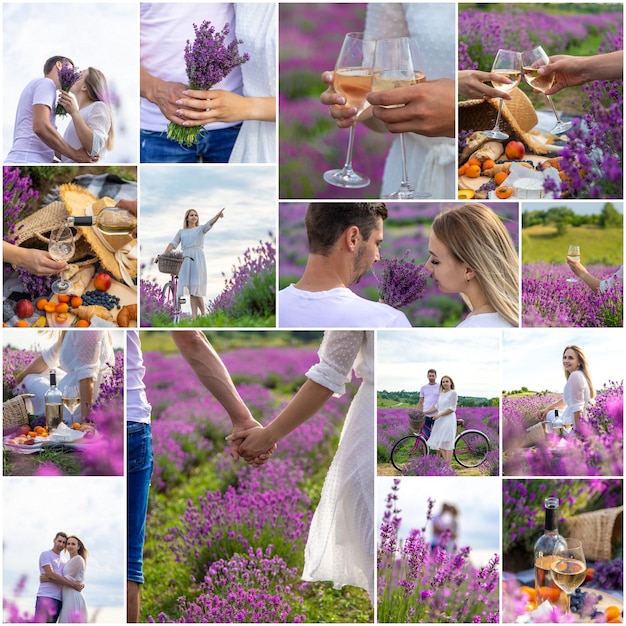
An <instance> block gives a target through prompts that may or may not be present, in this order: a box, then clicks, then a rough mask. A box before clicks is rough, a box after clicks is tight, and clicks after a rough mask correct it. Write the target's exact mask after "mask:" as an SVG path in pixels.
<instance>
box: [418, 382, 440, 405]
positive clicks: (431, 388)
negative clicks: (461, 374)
mask: <svg viewBox="0 0 626 626" xmlns="http://www.w3.org/2000/svg"><path fill="white" fill-rule="evenodd" d="M422 398H424V405H423V408H422V411H428V410H429V409H432V408H433V407H435V406H437V400H438V398H439V384H438V383H435V384H434V385H424V386H423V387H422V388H421V389H420V400H421V399H422Z"/></svg>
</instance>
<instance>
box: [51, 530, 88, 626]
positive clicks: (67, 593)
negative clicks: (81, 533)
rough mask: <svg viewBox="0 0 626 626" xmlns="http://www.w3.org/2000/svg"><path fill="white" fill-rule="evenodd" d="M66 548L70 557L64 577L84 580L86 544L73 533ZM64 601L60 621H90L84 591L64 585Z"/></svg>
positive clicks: (77, 580) (72, 622) (83, 622)
mask: <svg viewBox="0 0 626 626" xmlns="http://www.w3.org/2000/svg"><path fill="white" fill-rule="evenodd" d="M65 549H66V550H67V551H68V553H69V555H70V558H69V560H68V561H67V562H66V563H64V565H63V578H66V579H67V580H71V581H73V582H81V583H82V582H84V580H85V568H86V566H87V554H88V552H87V549H86V548H85V545H84V544H83V542H82V541H81V540H80V539H79V538H78V537H76V536H75V535H72V536H70V537H68V538H67V545H66V546H65ZM62 603H63V604H62V606H61V613H60V614H59V620H58V621H59V623H61V624H86V623H87V622H88V614H87V603H86V602H85V596H84V595H83V592H82V591H77V590H76V589H74V588H73V587H70V586H68V585H63V598H62Z"/></svg>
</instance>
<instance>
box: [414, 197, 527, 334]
mask: <svg viewBox="0 0 626 626" xmlns="http://www.w3.org/2000/svg"><path fill="white" fill-rule="evenodd" d="M428 248H429V253H430V257H429V258H428V261H427V262H426V264H425V265H424V267H425V269H426V270H427V271H428V272H430V273H431V275H432V277H433V280H434V281H435V283H436V284H437V287H438V288H439V290H440V291H443V292H444V293H460V294H461V296H462V297H463V300H465V303H466V304H467V306H468V307H469V309H470V313H469V315H468V316H467V317H466V318H465V319H464V320H463V321H462V322H461V323H460V324H459V325H458V327H465V328H469V327H474V328H509V327H513V326H519V258H518V256H517V252H516V250H515V247H514V245H513V242H512V241H511V237H510V236H509V234H508V232H507V230H506V228H505V227H504V225H503V224H502V222H501V221H500V218H499V217H498V216H497V215H496V214H495V213H494V212H493V211H492V210H491V209H490V208H489V207H487V206H485V205H484V204H479V203H470V204H463V205H460V206H457V207H454V208H449V209H446V210H444V211H443V212H442V213H440V214H439V215H438V216H437V217H436V218H435V219H434V221H433V225H432V230H431V234H430V237H429V240H428Z"/></svg>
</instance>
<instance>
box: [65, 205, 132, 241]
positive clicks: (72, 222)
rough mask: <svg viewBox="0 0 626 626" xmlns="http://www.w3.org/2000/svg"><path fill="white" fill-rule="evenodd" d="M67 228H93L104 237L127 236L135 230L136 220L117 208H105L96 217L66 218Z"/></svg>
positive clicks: (130, 214) (124, 210) (128, 213)
mask: <svg viewBox="0 0 626 626" xmlns="http://www.w3.org/2000/svg"><path fill="white" fill-rule="evenodd" d="M67 225H68V226H70V227H71V226H94V227H95V228H97V229H98V230H99V231H101V232H103V233H104V234H105V235H129V234H130V233H132V232H133V231H134V230H135V228H137V218H136V217H135V216H134V215H133V214H132V213H130V212H129V211H127V210H126V209H120V208H119V207H106V208H104V209H102V211H100V213H98V215H85V216H76V217H75V216H73V215H70V216H69V217H68V218H67Z"/></svg>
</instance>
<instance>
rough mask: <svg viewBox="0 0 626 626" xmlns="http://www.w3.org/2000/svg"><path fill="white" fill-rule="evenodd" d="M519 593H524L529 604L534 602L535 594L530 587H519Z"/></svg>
mask: <svg viewBox="0 0 626 626" xmlns="http://www.w3.org/2000/svg"><path fill="white" fill-rule="evenodd" d="M520 591H521V592H522V593H525V594H526V595H527V596H528V598H529V600H530V601H531V602H535V601H536V599H537V592H536V591H535V590H534V589H533V588H532V587H527V586H526V585H523V586H522V587H520Z"/></svg>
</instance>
